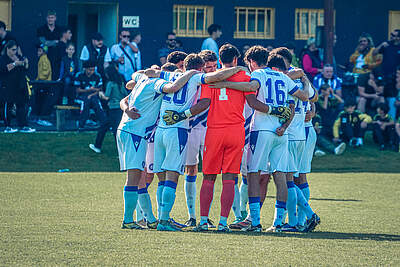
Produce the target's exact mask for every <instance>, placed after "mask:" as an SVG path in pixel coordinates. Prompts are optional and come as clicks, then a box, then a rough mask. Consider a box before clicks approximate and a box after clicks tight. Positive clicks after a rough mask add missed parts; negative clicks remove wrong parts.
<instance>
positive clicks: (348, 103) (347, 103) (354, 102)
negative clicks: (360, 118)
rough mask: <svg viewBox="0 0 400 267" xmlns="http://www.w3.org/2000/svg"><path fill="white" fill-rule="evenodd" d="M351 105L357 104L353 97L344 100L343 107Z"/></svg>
mask: <svg viewBox="0 0 400 267" xmlns="http://www.w3.org/2000/svg"><path fill="white" fill-rule="evenodd" d="M353 106H357V103H356V101H355V100H353V99H348V100H347V101H346V102H344V107H345V108H348V107H353Z"/></svg>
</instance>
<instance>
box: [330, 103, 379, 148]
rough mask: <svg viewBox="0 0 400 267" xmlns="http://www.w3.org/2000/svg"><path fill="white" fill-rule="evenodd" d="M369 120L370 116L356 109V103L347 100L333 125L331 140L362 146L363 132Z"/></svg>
mask: <svg viewBox="0 0 400 267" xmlns="http://www.w3.org/2000/svg"><path fill="white" fill-rule="evenodd" d="M371 122H372V118H371V117H370V116H368V115H367V114H364V113H361V112H359V111H358V110H356V103H355V102H352V101H349V102H347V103H346V104H345V105H344V111H342V112H340V114H339V116H338V118H337V119H336V121H335V123H334V125H333V138H334V139H333V141H334V142H335V143H337V142H339V141H340V140H341V141H343V142H346V143H348V144H349V145H351V146H356V147H358V146H362V145H363V144H364V141H363V140H364V133H365V131H366V129H367V127H368V123H371Z"/></svg>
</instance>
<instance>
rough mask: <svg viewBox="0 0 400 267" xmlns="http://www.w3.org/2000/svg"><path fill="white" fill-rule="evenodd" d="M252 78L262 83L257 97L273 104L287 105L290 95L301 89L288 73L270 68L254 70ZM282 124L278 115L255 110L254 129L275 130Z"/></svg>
mask: <svg viewBox="0 0 400 267" xmlns="http://www.w3.org/2000/svg"><path fill="white" fill-rule="evenodd" d="M251 80H256V81H258V82H259V84H260V88H259V89H258V95H257V99H258V100H259V101H261V102H262V103H264V104H267V105H271V106H286V101H287V100H288V95H289V94H290V95H292V94H293V93H295V92H296V91H297V90H299V87H298V86H297V85H296V84H295V83H294V82H293V81H292V80H291V79H290V78H289V77H288V76H287V75H285V74H283V73H282V72H278V71H274V70H272V69H270V68H265V69H258V70H256V71H253V72H252V73H251ZM280 126H281V123H280V122H279V118H278V117H276V116H273V115H268V114H267V113H264V112H260V111H257V110H256V111H255V112H254V116H253V121H252V127H251V130H252V131H270V132H275V130H276V129H277V128H278V127H280Z"/></svg>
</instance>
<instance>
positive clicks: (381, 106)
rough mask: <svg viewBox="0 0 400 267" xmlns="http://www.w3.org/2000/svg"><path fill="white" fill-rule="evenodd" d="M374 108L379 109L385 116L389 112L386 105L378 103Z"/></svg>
mask: <svg viewBox="0 0 400 267" xmlns="http://www.w3.org/2000/svg"><path fill="white" fill-rule="evenodd" d="M376 108H377V109H378V108H379V109H381V110H382V111H383V112H384V113H385V114H387V113H388V112H389V106H388V105H386V104H385V103H379V104H378V106H377V107H376Z"/></svg>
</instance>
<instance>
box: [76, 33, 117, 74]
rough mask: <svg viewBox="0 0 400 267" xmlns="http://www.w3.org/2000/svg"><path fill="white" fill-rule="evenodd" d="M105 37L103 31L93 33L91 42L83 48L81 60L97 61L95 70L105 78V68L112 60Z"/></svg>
mask: <svg viewBox="0 0 400 267" xmlns="http://www.w3.org/2000/svg"><path fill="white" fill-rule="evenodd" d="M103 40H104V38H103V35H101V33H99V32H96V33H94V34H93V36H92V38H91V41H90V43H89V44H87V45H85V46H84V47H83V48H82V52H81V57H80V60H82V61H91V62H94V63H95V67H96V68H95V70H96V71H97V73H99V74H100V76H101V78H102V79H104V69H105V68H107V67H108V65H109V64H110V62H111V56H110V51H109V49H108V48H107V46H105V45H104V41H103Z"/></svg>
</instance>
